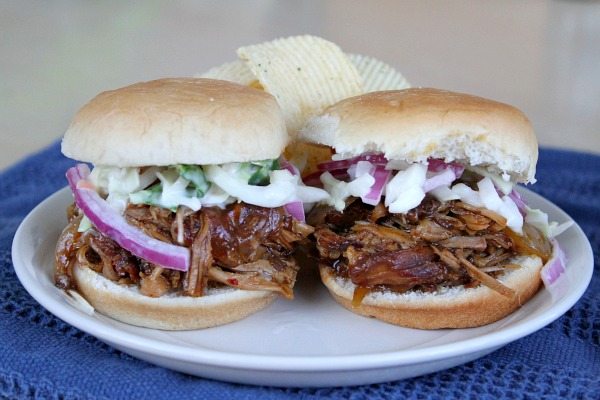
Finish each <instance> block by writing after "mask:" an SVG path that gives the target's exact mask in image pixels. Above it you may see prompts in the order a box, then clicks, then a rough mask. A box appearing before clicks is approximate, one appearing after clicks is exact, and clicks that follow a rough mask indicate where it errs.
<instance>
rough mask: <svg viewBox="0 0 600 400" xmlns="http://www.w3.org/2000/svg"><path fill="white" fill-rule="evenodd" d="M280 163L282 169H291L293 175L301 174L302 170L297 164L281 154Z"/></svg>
mask: <svg viewBox="0 0 600 400" xmlns="http://www.w3.org/2000/svg"><path fill="white" fill-rule="evenodd" d="M279 165H280V166H281V169H287V170H288V171H290V173H291V174H292V175H300V171H299V170H298V168H296V166H295V165H294V164H292V163H291V162H289V161H288V160H287V159H286V158H285V157H283V156H281V157H280V158H279Z"/></svg>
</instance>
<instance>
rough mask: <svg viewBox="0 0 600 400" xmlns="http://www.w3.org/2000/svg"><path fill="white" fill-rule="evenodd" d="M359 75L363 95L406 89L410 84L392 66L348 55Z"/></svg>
mask: <svg viewBox="0 0 600 400" xmlns="http://www.w3.org/2000/svg"><path fill="white" fill-rule="evenodd" d="M348 58H349V59H350V61H352V63H353V64H354V66H355V67H356V69H357V70H358V73H359V74H360V76H361V78H362V81H363V90H364V93H369V92H377V91H379V90H399V89H407V88H409V87H410V83H408V81H407V80H406V79H405V78H404V77H403V76H402V74H401V73H400V72H398V71H396V70H395V69H394V68H393V67H392V66H390V65H388V64H386V63H384V62H381V61H379V60H377V59H375V58H372V57H369V56H363V55H360V54H348Z"/></svg>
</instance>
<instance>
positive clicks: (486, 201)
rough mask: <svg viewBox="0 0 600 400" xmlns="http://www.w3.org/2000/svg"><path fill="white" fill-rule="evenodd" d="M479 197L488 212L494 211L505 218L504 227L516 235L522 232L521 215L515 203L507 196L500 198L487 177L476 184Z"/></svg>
mask: <svg viewBox="0 0 600 400" xmlns="http://www.w3.org/2000/svg"><path fill="white" fill-rule="evenodd" d="M477 187H478V188H479V196H480V197H481V201H482V202H483V205H484V207H485V208H487V209H488V210H491V211H494V212H496V213H498V214H500V215H502V216H503V217H504V218H506V225H507V226H508V227H509V228H510V229H512V230H513V231H515V232H517V233H522V232H523V215H521V212H520V211H519V208H518V207H517V205H516V204H515V202H514V201H513V200H512V199H511V198H510V197H508V196H504V197H502V198H500V195H498V191H497V190H496V187H495V186H494V183H493V182H492V180H491V179H490V178H488V177H485V178H483V179H482V180H480V181H479V182H477Z"/></svg>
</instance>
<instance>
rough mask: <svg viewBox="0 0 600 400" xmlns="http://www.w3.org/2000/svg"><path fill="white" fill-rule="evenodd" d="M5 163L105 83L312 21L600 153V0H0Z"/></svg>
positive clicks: (204, 57) (290, 31) (182, 66)
mask: <svg viewBox="0 0 600 400" xmlns="http://www.w3.org/2000/svg"><path fill="white" fill-rule="evenodd" d="M0 26H1V27H2V28H0V31H1V33H2V34H1V35H0V54H1V57H0V73H1V74H0V76H1V77H2V78H1V79H0V139H1V143H2V145H1V146H0V169H1V168H4V167H6V166H8V165H10V164H12V163H14V162H15V161H16V160H17V159H19V158H21V157H23V156H24V155H25V154H28V153H31V152H32V151H34V150H36V149H39V148H41V147H43V146H46V145H47V144H48V143H50V142H52V141H54V140H56V139H57V138H59V137H60V136H62V134H63V133H64V131H65V129H66V128H67V126H68V124H69V122H70V119H71V117H72V116H73V114H74V113H75V112H76V111H77V109H78V108H79V107H81V106H82V105H83V104H84V103H85V102H86V101H87V100H89V99H90V98H92V97H93V96H94V95H95V94H97V93H98V92H100V91H102V90H107V89H112V88H116V87H120V86H124V85H127V84H129V83H132V82H136V81H141V80H150V79H154V78H159V77H166V76H190V75H193V74H196V73H199V72H202V71H204V70H206V69H208V68H210V67H212V66H214V65H218V64H221V63H223V62H226V61H230V60H233V59H235V57H236V56H235V50H236V49H237V48H238V47H239V46H242V45H247V44H252V43H259V42H262V41H266V40H271V39H274V38H277V37H282V36H289V35H296V34H303V33H310V34H314V35H318V36H322V37H324V38H326V39H329V40H331V41H333V42H335V43H337V44H339V45H340V46H341V47H342V48H343V49H344V50H345V51H347V52H353V53H362V54H366V55H370V56H374V57H377V58H379V59H381V60H384V61H386V62H388V63H390V64H392V65H394V66H395V67H396V68H398V69H399V70H400V71H401V72H402V73H403V74H404V75H405V76H406V77H407V79H408V80H409V81H410V82H411V83H412V84H413V85H414V86H431V87H440V88H445V89H450V90H456V91H463V92H467V93H473V94H477V95H480V96H484V97H489V98H493V99H496V100H500V101H503V102H506V103H509V104H513V105H515V106H517V107H519V108H521V109H522V110H523V111H524V112H525V113H526V114H527V115H528V116H529V118H530V119H531V121H532V123H533V125H534V127H535V129H536V132H537V135H538V139H539V142H540V144H541V145H545V146H553V147H563V148H572V149H578V150H584V151H591V152H596V153H599V152H600V2H597V1H542V0H529V1H526V2H524V1H521V0H510V1H502V2H474V1H464V0H453V1H446V2H437V1H433V0H426V1H421V0H419V1H402V2H397V1H393V0H389V1H378V2H377V3H373V2H352V3H348V2H345V1H342V0H339V1H335V0H328V1H319V2H316V1H294V2H274V1H269V0H259V1H255V2H246V1H242V0H239V1H220V2H219V1H208V2H191V1H177V2H175V1H172V2H158V1H150V2H143V3H138V2H136V3H129V2H119V1H106V2H94V3H89V2H77V1H60V2H53V3H51V4H50V3H40V2H35V1H30V0H25V1H19V2H3V3H2V4H0Z"/></svg>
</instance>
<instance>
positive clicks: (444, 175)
mask: <svg viewBox="0 0 600 400" xmlns="http://www.w3.org/2000/svg"><path fill="white" fill-rule="evenodd" d="M441 171H442V172H440V173H439V174H436V175H434V176H432V177H431V178H428V179H426V180H425V183H424V184H423V191H424V192H425V193H428V192H431V191H432V190H433V189H437V188H439V187H440V186H448V185H450V184H451V183H452V182H454V181H455V180H456V179H457V176H456V174H455V173H454V170H453V169H452V168H450V167H447V168H446V169H445V170H441Z"/></svg>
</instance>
